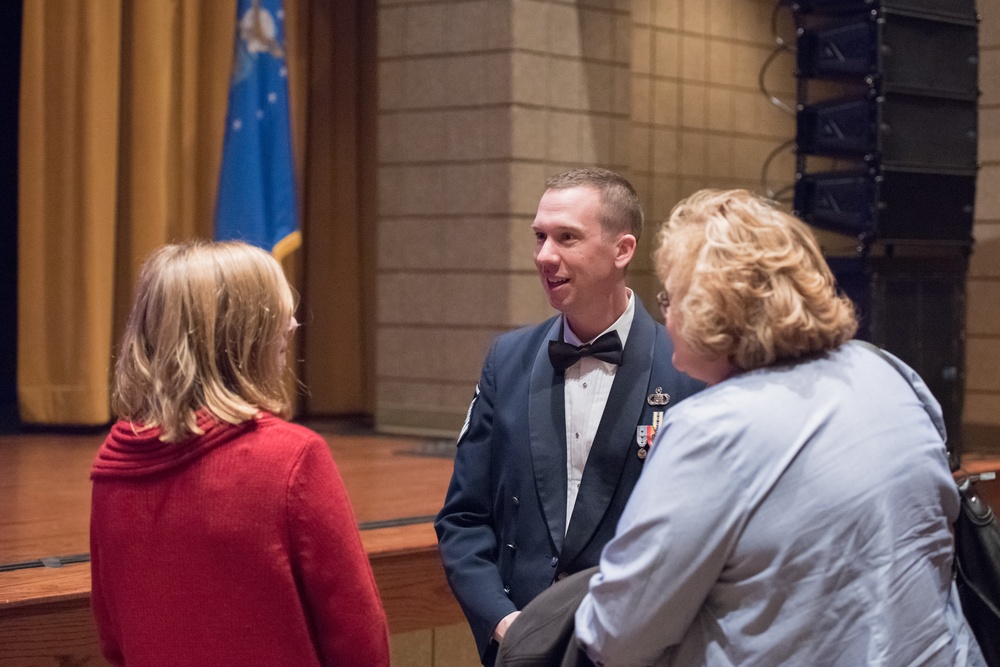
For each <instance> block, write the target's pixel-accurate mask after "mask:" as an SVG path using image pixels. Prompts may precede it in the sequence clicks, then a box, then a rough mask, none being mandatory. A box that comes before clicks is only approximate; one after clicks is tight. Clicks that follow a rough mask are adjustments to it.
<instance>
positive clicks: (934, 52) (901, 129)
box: [792, 0, 979, 243]
mask: <svg viewBox="0 0 1000 667" xmlns="http://www.w3.org/2000/svg"><path fill="white" fill-rule="evenodd" d="M792 8H793V9H794V10H795V11H796V16H797V24H798V52H797V69H798V71H797V75H798V80H799V103H798V114H797V118H796V149H797V151H798V154H799V156H800V159H799V161H798V173H797V179H796V191H795V208H796V211H797V213H798V214H799V215H800V216H801V217H803V218H804V219H806V220H807V221H808V222H810V223H812V224H814V225H816V226H818V227H822V228H825V229H830V230H832V231H835V232H839V233H843V234H850V235H855V236H858V237H859V239H860V240H861V241H862V242H863V243H868V242H874V241H877V240H892V241H905V240H906V239H914V240H920V241H925V240H929V239H933V238H940V239H942V240H945V241H949V242H953V241H956V240H962V241H965V242H971V241H972V237H971V230H972V225H971V211H972V207H973V205H974V203H975V184H976V170H977V146H978V140H979V134H978V95H979V91H978V76H979V53H978V49H979V43H978V24H977V16H976V13H975V7H974V6H973V4H972V3H971V1H970V0H940V1H939V0H881V2H875V1H872V0H867V1H866V0H840V1H839V2H836V1H834V0H804V1H803V2H799V3H794V4H793V5H792ZM817 79H823V80H826V81H832V82H841V83H843V84H845V91H846V92H845V95H844V96H842V97H835V98H834V99H821V100H813V99H810V95H809V92H808V85H807V83H808V82H809V81H810V80H817ZM804 156H816V157H824V158H833V159H837V160H842V161H846V162H847V163H848V166H847V167H846V168H844V169H843V170H841V171H839V172H833V173H823V174H810V173H809V170H808V169H807V168H806V162H805V159H804ZM852 188H853V192H852ZM926 188H930V189H931V190H930V191H931V192H932V193H933V192H936V191H938V190H940V191H941V194H942V196H943V198H944V200H945V201H944V202H942V203H941V204H940V205H934V206H931V207H930V208H927V207H925V206H920V207H913V206H910V207H907V209H908V211H903V210H900V211H899V212H898V213H896V212H894V210H893V209H894V203H900V202H904V201H905V197H900V196H898V195H900V194H901V193H906V194H907V196H909V195H910V194H912V196H914V197H916V198H917V199H924V200H927V199H930V198H931V195H930V194H927V190H926ZM894 195H896V199H895V202H894V201H892V200H891V199H890V198H891V197H893V196H894ZM866 197H867V198H869V204H868V205H867V206H864V207H851V208H852V209H855V210H856V211H860V209H862V208H863V209H870V210H871V213H870V214H869V213H866V214H865V215H863V216H861V218H862V219H860V220H859V219H858V216H857V215H855V214H853V213H852V214H849V215H846V216H845V215H840V214H833V213H832V212H833V211H836V210H837V209H838V207H837V206H831V204H833V203H835V202H836V201H839V200H849V201H855V202H860V201H861V200H862V199H863V198H866ZM872 198H874V199H872ZM959 199H960V200H959ZM925 203H926V202H925ZM914 211H915V212H916V213H917V214H918V215H917V216H916V217H914V218H912V219H911V221H910V222H906V221H905V220H904V218H903V216H904V214H905V213H908V212H914ZM921 212H923V213H921ZM932 213H933V214H934V215H935V216H936V217H935V218H934V219H933V220H931V219H930V216H931V214H932Z"/></svg>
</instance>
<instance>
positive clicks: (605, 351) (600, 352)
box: [549, 331, 622, 372]
mask: <svg viewBox="0 0 1000 667" xmlns="http://www.w3.org/2000/svg"><path fill="white" fill-rule="evenodd" d="M583 357H593V358H594V359H599V360H601V361H606V362H608V363H609V364H615V365H616V366H620V365H621V363H622V342H621V340H620V339H619V338H618V332H617V331H609V332H607V333H606V334H601V335H600V336H598V337H597V340H595V341H594V342H593V343H590V344H589V345H581V346H580V347H577V346H576V345H572V344H570V343H567V342H564V341H561V340H550V341H549V360H550V361H551V362H552V367H553V368H555V369H556V370H557V371H559V372H562V371H565V370H566V369H567V368H569V367H570V366H572V365H573V364H575V363H576V362H578V361H580V359H582V358H583Z"/></svg>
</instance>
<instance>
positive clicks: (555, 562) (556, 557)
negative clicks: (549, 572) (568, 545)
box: [552, 556, 559, 567]
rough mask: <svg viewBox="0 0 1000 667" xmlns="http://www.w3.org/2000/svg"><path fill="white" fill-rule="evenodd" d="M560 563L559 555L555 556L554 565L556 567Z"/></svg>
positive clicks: (553, 558)
mask: <svg viewBox="0 0 1000 667" xmlns="http://www.w3.org/2000/svg"><path fill="white" fill-rule="evenodd" d="M558 564H559V556H553V557H552V567H555V566H556V565H558Z"/></svg>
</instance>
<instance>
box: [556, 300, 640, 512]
mask: <svg viewBox="0 0 1000 667" xmlns="http://www.w3.org/2000/svg"><path fill="white" fill-rule="evenodd" d="M634 315H635V299H633V298H632V290H629V292H628V306H626V307H625V312H624V313H622V316H621V317H619V318H618V319H617V320H616V321H615V323H614V324H612V325H611V326H610V327H608V328H607V329H605V330H604V331H602V332H601V334H600V335H602V336H603V335H604V334H606V333H607V332H609V331H617V332H618V338H619V339H620V340H621V342H622V349H624V348H625V341H626V339H627V338H628V332H629V329H631V328H632V317H633V316H634ZM563 323H564V326H563V340H564V341H565V342H567V343H570V344H572V345H577V346H579V345H583V344H587V343H593V342H594V341H595V340H597V338H598V337H599V336H595V337H594V338H593V339H591V340H587V341H581V340H580V339H579V338H578V337H577V335H576V334H575V333H573V330H572V329H570V327H569V325H568V324H567V323H566V322H565V319H564V320H563ZM617 371H618V366H616V365H615V364H611V363H608V362H606V361H600V360H598V359H594V358H593V357H584V358H582V359H580V361H578V362H576V363H575V364H573V365H572V366H570V367H569V368H567V369H566V374H565V385H564V396H565V401H566V403H565V405H566V527H567V529H568V528H569V520H570V518H571V517H572V516H573V507H574V506H575V505H576V496H577V494H578V493H579V492H580V481H581V480H582V479H583V468H584V466H586V465H587V457H588V456H590V448H591V446H592V445H593V444H594V436H595V435H596V434H597V427H598V426H599V425H600V423H601V417H602V416H603V415H604V407H605V406H606V405H607V404H608V396H609V395H610V394H611V385H612V383H613V382H614V381H615V373H616V372H617Z"/></svg>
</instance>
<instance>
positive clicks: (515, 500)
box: [511, 496, 521, 507]
mask: <svg viewBox="0 0 1000 667" xmlns="http://www.w3.org/2000/svg"><path fill="white" fill-rule="evenodd" d="M511 500H512V501H514V507H517V506H518V505H520V504H521V501H520V499H518V497H517V496H511Z"/></svg>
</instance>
